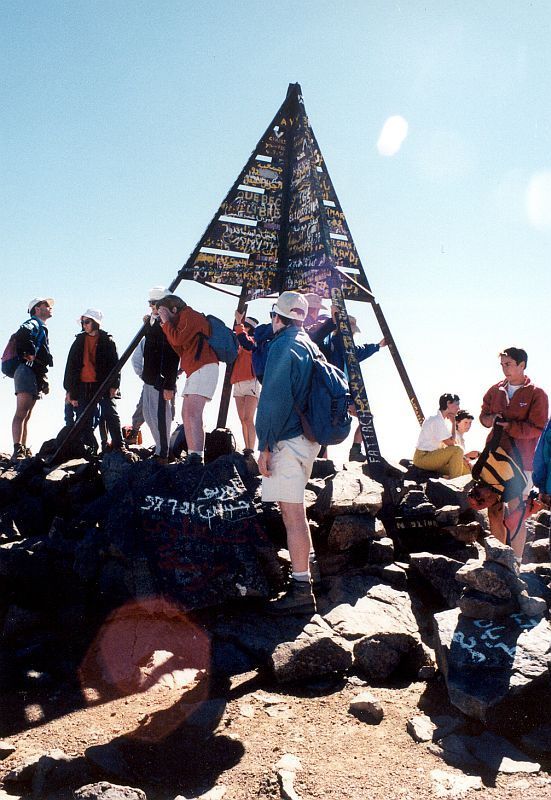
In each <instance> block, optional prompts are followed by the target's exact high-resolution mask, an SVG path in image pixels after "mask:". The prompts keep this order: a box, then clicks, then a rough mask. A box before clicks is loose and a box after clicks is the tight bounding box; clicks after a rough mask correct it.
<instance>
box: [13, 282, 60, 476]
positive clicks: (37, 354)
mask: <svg viewBox="0 0 551 800" xmlns="http://www.w3.org/2000/svg"><path fill="white" fill-rule="evenodd" d="M53 305H54V301H53V299H52V298H51V297H46V298H44V297H35V298H34V299H33V300H31V301H30V303H29V305H28V308H27V312H28V314H29V317H30V319H28V320H27V321H26V322H24V323H23V324H22V325H21V326H20V328H19V330H18V331H17V333H16V334H15V343H16V348H17V355H18V357H19V360H20V364H19V366H18V367H17V369H16V370H15V374H14V376H13V380H14V390H15V396H16V406H15V416H14V418H13V421H12V426H11V428H12V437H13V455H12V457H11V460H12V461H13V462H14V463H15V462H16V461H19V460H21V459H23V458H27V457H28V456H30V455H31V451H30V450H29V449H28V448H27V426H28V424H29V420H30V418H31V414H32V411H33V408H34V406H35V403H36V401H37V400H38V399H39V398H40V397H42V395H43V394H48V392H49V386H48V378H47V372H48V367H51V366H53V363H54V362H53V359H52V356H51V353H50V343H49V340H48V329H47V328H46V325H45V324H44V323H45V322H46V321H47V320H48V319H50V317H51V316H52V307H53Z"/></svg>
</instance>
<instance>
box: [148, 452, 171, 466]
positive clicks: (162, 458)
mask: <svg viewBox="0 0 551 800" xmlns="http://www.w3.org/2000/svg"><path fill="white" fill-rule="evenodd" d="M151 460H152V461H154V462H155V463H156V464H162V465H163V466H164V465H165V464H168V463H169V459H168V458H167V457H166V456H159V455H154V456H153V458H152V459H151Z"/></svg>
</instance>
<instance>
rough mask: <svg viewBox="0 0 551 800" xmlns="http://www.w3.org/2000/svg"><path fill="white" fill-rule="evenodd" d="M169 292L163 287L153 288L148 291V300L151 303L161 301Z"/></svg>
mask: <svg viewBox="0 0 551 800" xmlns="http://www.w3.org/2000/svg"><path fill="white" fill-rule="evenodd" d="M168 294H170V292H169V291H168V289H165V287H164V286H153V287H152V288H151V289H150V290H149V298H148V299H149V300H150V301H151V302H152V303H153V302H155V301H156V300H162V299H163V297H166V296H167V295H168Z"/></svg>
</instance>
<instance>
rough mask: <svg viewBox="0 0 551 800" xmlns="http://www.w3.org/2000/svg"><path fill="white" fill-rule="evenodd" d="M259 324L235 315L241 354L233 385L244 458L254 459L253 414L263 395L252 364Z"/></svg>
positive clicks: (232, 376) (254, 431)
mask: <svg viewBox="0 0 551 800" xmlns="http://www.w3.org/2000/svg"><path fill="white" fill-rule="evenodd" d="M257 325H258V320H257V319H255V318H254V317H245V315H244V314H243V313H241V312H240V311H236V312H235V326H234V331H235V333H236V334H237V338H238V339H239V352H238V354H237V358H236V360H235V363H234V365H233V369H232V373H231V384H232V386H233V397H234V400H235V407H236V408H237V415H238V417H239V421H240V423H241V430H242V432H243V441H244V443H245V447H244V450H243V455H244V456H252V454H253V451H254V446H255V442H256V430H255V427H254V415H255V413H256V408H257V406H258V398H259V396H260V382H259V381H258V379H257V377H256V375H255V374H254V370H253V364H252V361H253V348H254V346H255V343H254V338H253V336H254V330H255V328H256V327H257Z"/></svg>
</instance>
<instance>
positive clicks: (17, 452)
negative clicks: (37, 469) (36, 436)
mask: <svg viewBox="0 0 551 800" xmlns="http://www.w3.org/2000/svg"><path fill="white" fill-rule="evenodd" d="M24 458H27V448H26V447H25V445H24V444H14V446H13V454H12V457H11V459H10V461H11V463H12V464H15V462H16V461H23V459H24Z"/></svg>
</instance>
